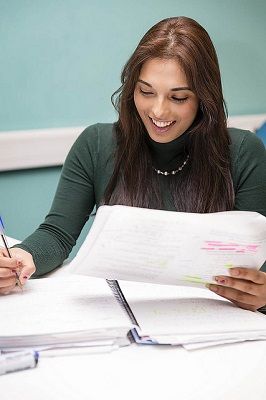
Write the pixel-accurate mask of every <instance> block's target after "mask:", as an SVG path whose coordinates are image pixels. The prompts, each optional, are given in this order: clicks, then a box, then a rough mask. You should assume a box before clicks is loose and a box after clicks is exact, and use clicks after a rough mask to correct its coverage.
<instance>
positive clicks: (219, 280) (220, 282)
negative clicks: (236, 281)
mask: <svg viewBox="0 0 266 400" xmlns="http://www.w3.org/2000/svg"><path fill="white" fill-rule="evenodd" d="M215 280H216V282H217V283H219V284H220V285H225V284H226V279H224V278H215Z"/></svg>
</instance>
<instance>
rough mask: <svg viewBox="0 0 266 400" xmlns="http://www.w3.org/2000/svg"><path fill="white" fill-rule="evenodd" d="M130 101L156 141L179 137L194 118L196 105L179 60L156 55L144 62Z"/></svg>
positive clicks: (196, 102) (196, 109)
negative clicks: (160, 57) (159, 57)
mask: <svg viewBox="0 0 266 400" xmlns="http://www.w3.org/2000/svg"><path fill="white" fill-rule="evenodd" d="M134 101H135V105H136V108H137V110H138V113H139V115H140V117H141V119H142V122H143V124H144V125H145V128H146V129H147V131H148V134H149V135H150V137H151V138H152V139H153V140H155V141H156V142H160V143H166V142H170V141H172V140H174V139H176V138H177V137H179V136H181V135H182V134H183V133H184V132H185V131H186V130H187V129H188V128H189V127H190V125H191V124H192V122H193V121H194V119H195V117H196V115H197V111H198V105H199V102H198V98H197V96H196V95H195V93H193V92H192V90H191V88H190V87H189V85H188V82H187V78H186V75H185V73H184V71H183V70H182V68H181V67H180V65H179V63H178V62H177V61H176V60H167V59H158V58H155V59H151V60H148V61H146V62H145V63H144V65H143V67H142V69H141V71H140V75H139V78H138V81H137V84H136V87H135V91H134Z"/></svg>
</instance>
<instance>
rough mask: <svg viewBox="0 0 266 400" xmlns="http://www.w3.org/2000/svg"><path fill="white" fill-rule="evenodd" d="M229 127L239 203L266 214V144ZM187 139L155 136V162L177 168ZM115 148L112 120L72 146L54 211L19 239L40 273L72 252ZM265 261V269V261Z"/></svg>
mask: <svg viewBox="0 0 266 400" xmlns="http://www.w3.org/2000/svg"><path fill="white" fill-rule="evenodd" d="M229 132H230V136H231V141H232V143H231V145H230V154H231V172H232V178H233V183H234V188H235V195H236V196H235V209H237V210H245V211H256V212H259V213H261V214H263V215H265V216H266V152H265V148H264V145H263V143H262V142H261V140H260V139H259V138H258V137H257V136H256V135H255V134H254V133H251V132H249V131H243V130H239V129H229ZM186 139H187V133H184V134H183V135H182V136H180V137H179V138H177V139H175V140H173V141H172V142H170V143H157V142H154V141H153V140H150V141H149V142H150V146H151V151H152V152H153V156H154V158H155V159H156V166H157V167H158V168H162V169H172V167H171V165H172V163H173V160H174V163H177V164H178V163H179V165H181V164H182V163H183V161H184V159H185V155H184V147H185V144H186ZM115 149H116V138H115V134H114V125H113V124H97V125H93V126H91V127H89V128H87V129H85V131H84V132H83V133H82V134H81V135H80V136H79V137H78V139H77V140H76V142H75V143H74V145H73V146H72V149H71V150H70V152H69V154H68V156H67V158H66V161H65V164H64V166H63V169H62V174H61V178H60V181H59V184H58V188H57V191H56V194H55V198H54V201H53V204H52V207H51V210H50V212H49V214H48V215H47V217H46V219H45V221H44V222H43V223H42V224H41V225H40V227H39V228H38V229H37V230H36V231H35V232H34V233H33V234H32V235H30V236H29V237H28V238H27V239H25V240H24V241H23V242H22V243H21V244H20V245H18V247H20V248H22V249H24V250H26V251H28V252H29V253H31V254H32V255H33V258H34V261H35V264H36V268H37V271H36V274H35V275H36V276H39V275H42V274H45V273H47V272H49V271H51V270H53V269H54V268H56V267H57V266H59V265H61V264H62V263H63V261H64V260H65V259H66V258H67V257H68V255H69V253H70V251H71V250H72V247H73V246H74V245H75V243H76V240H77V238H78V236H79V234H80V232H81V230H82V228H83V226H84V224H85V223H86V222H87V220H88V219H89V214H90V213H91V212H92V210H93V208H94V206H95V205H96V207H98V206H99V204H100V202H101V200H102V198H103V195H104V192H105V189H106V186H107V184H108V182H109V180H110V177H111V175H112V172H113V168H114V162H115V160H114V156H113V155H114V152H115ZM177 164H175V165H177ZM173 169H175V167H173ZM160 179H161V180H162V187H163V188H166V187H167V185H164V182H165V179H167V177H165V176H162V175H160ZM165 200H166V201H165ZM164 201H165V209H167V210H174V207H173V204H172V201H171V200H170V196H169V193H167V192H165V193H164ZM264 267H265V271H266V263H265V264H264Z"/></svg>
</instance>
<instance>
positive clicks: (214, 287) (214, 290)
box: [208, 285, 218, 292]
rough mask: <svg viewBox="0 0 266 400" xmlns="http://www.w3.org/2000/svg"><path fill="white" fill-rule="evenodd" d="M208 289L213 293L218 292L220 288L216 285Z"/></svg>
mask: <svg viewBox="0 0 266 400" xmlns="http://www.w3.org/2000/svg"><path fill="white" fill-rule="evenodd" d="M208 288H209V289H210V290H211V291H212V292H218V287H217V286H215V285H209V286H208Z"/></svg>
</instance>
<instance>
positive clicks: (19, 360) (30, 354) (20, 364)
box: [0, 350, 39, 375]
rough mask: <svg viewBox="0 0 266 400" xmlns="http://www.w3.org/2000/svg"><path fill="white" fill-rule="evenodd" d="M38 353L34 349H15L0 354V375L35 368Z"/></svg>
mask: <svg viewBox="0 0 266 400" xmlns="http://www.w3.org/2000/svg"><path fill="white" fill-rule="evenodd" d="M38 359H39V354H38V352H37V351H34V350H25V351H15V352H12V353H6V354H2V355H0V375H4V374H8V373H9V372H16V371H22V370H24V369H29V368H35V367H36V366H37V364H38Z"/></svg>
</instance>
